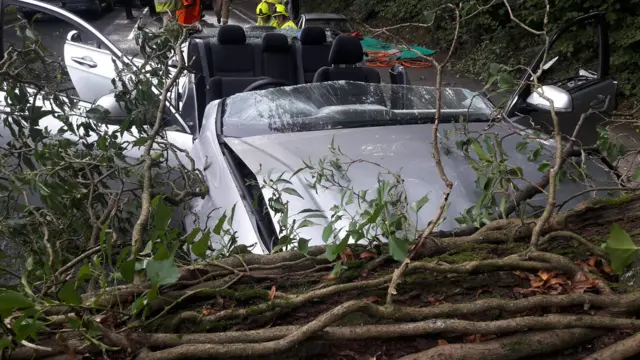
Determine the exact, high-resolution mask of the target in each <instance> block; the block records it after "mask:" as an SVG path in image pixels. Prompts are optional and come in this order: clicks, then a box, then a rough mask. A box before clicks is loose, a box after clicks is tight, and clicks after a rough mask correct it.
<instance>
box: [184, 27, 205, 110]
mask: <svg viewBox="0 0 640 360" xmlns="http://www.w3.org/2000/svg"><path fill="white" fill-rule="evenodd" d="M210 50H211V48H210V43H209V41H208V39H202V38H195V37H192V38H191V39H189V44H188V45H187V59H186V62H187V64H186V67H187V69H188V71H189V72H190V73H192V74H193V82H194V86H195V95H196V104H197V105H196V107H197V110H198V120H199V121H200V119H202V116H203V115H204V109H205V106H206V104H207V103H206V89H207V82H208V81H209V73H210V71H211V70H210V62H211V59H210V56H211V51H210Z"/></svg>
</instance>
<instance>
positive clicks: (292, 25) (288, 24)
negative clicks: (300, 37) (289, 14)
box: [276, 20, 298, 29]
mask: <svg viewBox="0 0 640 360" xmlns="http://www.w3.org/2000/svg"><path fill="white" fill-rule="evenodd" d="M276 27H277V28H280V29H297V28H298V27H297V26H296V24H295V23H294V22H293V21H291V20H289V21H287V22H286V23H284V24H282V26H276Z"/></svg>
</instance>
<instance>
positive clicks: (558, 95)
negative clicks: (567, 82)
mask: <svg viewBox="0 0 640 360" xmlns="http://www.w3.org/2000/svg"><path fill="white" fill-rule="evenodd" d="M549 100H551V101H552V102H553V107H554V110H555V111H556V112H571V111H573V98H572V97H571V94H569V92H567V91H566V90H564V89H562V88H559V87H557V86H554V85H543V86H541V87H539V88H538V89H537V90H535V91H532V92H531V95H529V97H528V98H527V105H528V106H529V107H532V108H534V109H537V110H546V111H551V104H550V102H549Z"/></svg>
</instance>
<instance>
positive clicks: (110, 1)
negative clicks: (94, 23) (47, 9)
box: [18, 0, 115, 20]
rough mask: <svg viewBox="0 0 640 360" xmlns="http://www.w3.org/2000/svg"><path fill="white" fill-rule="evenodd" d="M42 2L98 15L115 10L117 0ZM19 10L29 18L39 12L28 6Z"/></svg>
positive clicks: (46, 0) (47, 0)
mask: <svg viewBox="0 0 640 360" xmlns="http://www.w3.org/2000/svg"><path fill="white" fill-rule="evenodd" d="M42 2H43V3H46V4H50V5H54V6H58V7H61V8H64V9H66V10H69V11H85V12H88V13H89V14H90V15H91V16H96V17H97V16H101V15H102V14H104V13H106V12H108V11H111V10H113V8H114V4H115V0H42ZM18 11H20V13H21V14H22V16H23V17H24V18H25V19H27V20H31V19H33V17H34V16H35V15H36V14H38V12H37V11H34V10H33V9H27V8H18Z"/></svg>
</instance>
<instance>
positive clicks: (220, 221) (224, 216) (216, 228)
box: [213, 212, 227, 235]
mask: <svg viewBox="0 0 640 360" xmlns="http://www.w3.org/2000/svg"><path fill="white" fill-rule="evenodd" d="M225 220H227V213H226V212H225V213H224V214H222V216H221V217H220V219H218V222H217V223H216V225H215V226H214V227H213V233H214V234H216V235H220V234H221V233H222V226H223V225H224V222H225Z"/></svg>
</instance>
